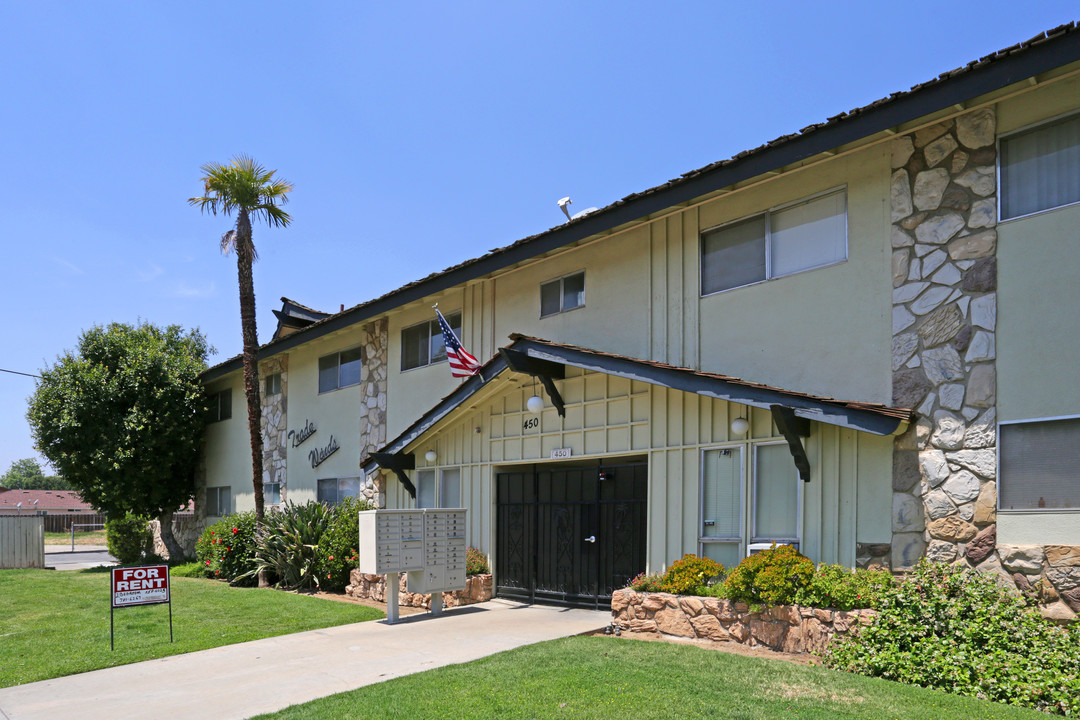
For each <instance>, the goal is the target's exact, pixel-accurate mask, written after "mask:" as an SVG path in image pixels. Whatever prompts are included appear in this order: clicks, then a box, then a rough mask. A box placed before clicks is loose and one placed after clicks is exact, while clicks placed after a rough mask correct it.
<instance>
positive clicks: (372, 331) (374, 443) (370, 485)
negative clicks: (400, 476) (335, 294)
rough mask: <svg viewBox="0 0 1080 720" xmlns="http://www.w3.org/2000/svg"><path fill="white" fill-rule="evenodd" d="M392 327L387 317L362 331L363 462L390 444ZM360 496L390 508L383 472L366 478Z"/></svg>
mask: <svg viewBox="0 0 1080 720" xmlns="http://www.w3.org/2000/svg"><path fill="white" fill-rule="evenodd" d="M388 327H389V324H388V322H387V320H386V318H383V319H380V320H376V321H375V322H373V323H369V324H368V325H365V326H364V327H363V329H362V330H361V338H360V341H361V344H362V345H363V348H364V367H363V370H362V371H361V375H360V383H361V385H362V394H361V404H360V408H358V412H357V414H358V415H359V416H360V426H359V428H358V430H359V434H360V438H359V446H360V458H361V459H362V458H365V457H367V456H368V455H369V454H370V453H372V452H374V451H376V450H378V449H379V448H381V447H382V446H383V445H385V444H386V375H387V369H388V367H389V365H388V359H387V353H388V348H389V346H390V343H389V337H388ZM360 494H361V496H362V497H364V498H366V499H368V500H370V501H371V502H372V503H374V505H375V507H377V508H383V507H386V484H385V480H384V479H383V477H382V475H381V474H380V473H378V472H376V473H372V474H371V475H369V476H368V477H366V478H364V480H363V481H362V482H361V487H360Z"/></svg>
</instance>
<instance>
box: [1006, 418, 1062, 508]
mask: <svg viewBox="0 0 1080 720" xmlns="http://www.w3.org/2000/svg"><path fill="white" fill-rule="evenodd" d="M999 435H1000V437H999V438H998V440H999V447H998V457H999V460H1000V465H999V467H998V481H999V485H998V493H999V496H1000V500H999V507H998V509H999V510H1001V511H1008V510H1080V465H1078V464H1077V462H1076V447H1077V445H1080V417H1072V418H1055V419H1050V420H1034V421H1024V422H1016V423H1001V425H1000V426H999Z"/></svg>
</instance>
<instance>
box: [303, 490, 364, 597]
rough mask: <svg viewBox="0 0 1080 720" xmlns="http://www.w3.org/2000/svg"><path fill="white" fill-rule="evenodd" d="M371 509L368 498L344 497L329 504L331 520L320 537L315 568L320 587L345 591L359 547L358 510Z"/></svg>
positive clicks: (334, 590)
mask: <svg viewBox="0 0 1080 720" xmlns="http://www.w3.org/2000/svg"><path fill="white" fill-rule="evenodd" d="M372 509H374V507H373V506H372V504H371V502H370V501H369V500H365V499H363V498H357V497H349V498H345V499H343V500H342V501H341V502H340V503H338V504H337V505H334V506H333V507H331V508H330V521H329V523H328V524H327V527H326V531H325V532H324V533H323V536H322V537H321V538H319V539H318V545H319V550H320V552H319V556H318V559H317V560H316V561H315V568H314V573H315V576H316V577H318V578H319V587H320V588H321V589H323V590H326V591H328V592H342V591H344V590H345V586H346V585H348V584H349V572H350V571H351V570H352V569H353V568H355V567H356V562H357V556H356V553H357V550H358V548H359V547H360V526H359V523H358V522H357V513H359V512H360V511H361V510H372Z"/></svg>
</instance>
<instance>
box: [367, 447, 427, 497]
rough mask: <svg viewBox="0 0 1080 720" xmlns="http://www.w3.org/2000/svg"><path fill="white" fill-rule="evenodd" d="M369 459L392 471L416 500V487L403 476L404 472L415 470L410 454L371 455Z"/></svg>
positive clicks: (414, 461)
mask: <svg viewBox="0 0 1080 720" xmlns="http://www.w3.org/2000/svg"><path fill="white" fill-rule="evenodd" d="M371 459H372V460H374V461H375V462H376V463H378V465H379V467H381V468H385V469H386V470H391V471H393V473H394V474H395V475H397V479H398V480H400V481H401V484H402V485H404V486H405V489H406V490H408V491H409V495H410V496H412V498H413V500H415V499H416V486H415V485H413V483H412V480H410V479H409V476H408V475H406V474H405V471H406V470H414V469H416V456H415V455H413V454H412V453H371Z"/></svg>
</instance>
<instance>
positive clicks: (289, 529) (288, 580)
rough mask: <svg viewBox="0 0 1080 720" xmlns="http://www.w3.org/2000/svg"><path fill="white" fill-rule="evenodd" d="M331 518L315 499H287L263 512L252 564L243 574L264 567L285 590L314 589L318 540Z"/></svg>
mask: <svg viewBox="0 0 1080 720" xmlns="http://www.w3.org/2000/svg"><path fill="white" fill-rule="evenodd" d="M332 518H333V512H332V511H331V510H330V509H329V508H328V507H327V506H326V505H324V504H322V503H318V502H308V503H305V504H304V505H296V504H294V503H292V502H291V501H290V502H288V503H287V504H286V505H285V508H284V509H283V510H280V511H277V512H271V513H269V514H267V516H266V520H265V521H264V523H263V525H262V527H261V528H260V529H259V530H258V533H257V535H256V539H255V567H254V568H253V569H252V570H250V571H248V572H247V573H245V575H257V574H258V573H259V572H260V571H266V572H268V573H271V574H273V575H275V576H277V578H278V587H281V588H283V589H285V590H307V591H314V590H317V589H318V588H319V578H318V573H317V572H316V570H315V569H316V565H317V564H318V562H319V560H320V559H321V557H322V556H321V555H320V550H319V543H320V542H321V541H322V538H323V535H324V534H325V533H326V530H327V528H328V527H329V525H330V521H331V519H332Z"/></svg>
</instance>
